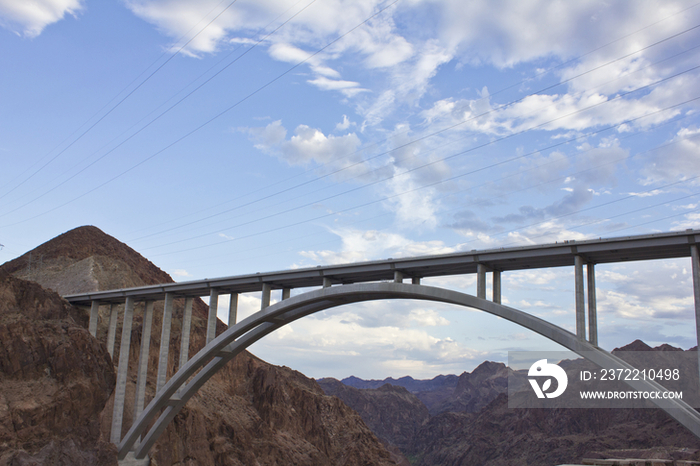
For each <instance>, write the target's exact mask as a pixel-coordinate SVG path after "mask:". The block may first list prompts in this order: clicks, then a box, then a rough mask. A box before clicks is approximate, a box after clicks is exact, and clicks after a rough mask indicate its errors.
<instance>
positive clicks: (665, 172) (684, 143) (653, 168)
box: [642, 128, 700, 184]
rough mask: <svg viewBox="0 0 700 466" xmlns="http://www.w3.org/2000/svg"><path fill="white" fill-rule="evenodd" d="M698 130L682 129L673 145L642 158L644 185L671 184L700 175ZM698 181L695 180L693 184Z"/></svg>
mask: <svg viewBox="0 0 700 466" xmlns="http://www.w3.org/2000/svg"><path fill="white" fill-rule="evenodd" d="M698 136H700V129H698V128H683V129H681V130H679V131H678V132H677V133H676V135H675V137H674V138H673V140H672V141H671V142H672V143H673V144H670V145H667V146H664V147H663V148H661V149H660V150H656V151H652V152H650V153H649V154H648V155H646V156H645V157H644V162H645V163H644V167H643V168H642V174H643V176H646V178H647V179H646V183H647V184H652V183H660V182H666V183H667V182H671V181H677V180H683V179H688V178H691V177H695V176H697V175H698V174H700V157H698V153H700V138H698ZM698 183H700V181H698V180H695V181H694V182H693V184H698Z"/></svg>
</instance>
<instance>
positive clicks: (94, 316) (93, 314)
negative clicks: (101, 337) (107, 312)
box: [88, 301, 100, 337]
mask: <svg viewBox="0 0 700 466" xmlns="http://www.w3.org/2000/svg"><path fill="white" fill-rule="evenodd" d="M99 317H100V302H99V301H93V302H92V303H90V323H89V324H88V331H89V332H90V335H92V336H93V337H96V336H97V320H98V319H99Z"/></svg>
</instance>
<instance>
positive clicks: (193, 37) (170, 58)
mask: <svg viewBox="0 0 700 466" xmlns="http://www.w3.org/2000/svg"><path fill="white" fill-rule="evenodd" d="M237 1H238V0H233V1H232V2H231V3H229V5H228V6H227V7H226V8H224V9H223V10H222V11H221V12H220V13H219V14H218V15H216V16H215V17H214V19H212V20H211V21H209V23H207V25H206V26H204V27H203V28H202V29H201V30H200V31H199V32H197V34H195V35H194V36H192V38H191V39H190V40H188V41H187V42H186V43H184V44H183V45H182V46H181V47H180V48H179V49H178V50H177V51H176V52H175V53H173V54H171V55H170V57H169V58H168V59H167V60H165V62H163V64H161V65H160V66H159V67H158V68H156V69H155V70H154V71H153V72H152V73H151V74H149V75H148V76H146V78H145V79H144V80H143V81H141V82H140V83H139V84H138V85H137V86H136V87H135V88H134V89H132V90H131V91H130V92H129V93H128V94H127V95H125V96H124V97H123V98H121V99H120V100H119V102H117V103H116V104H115V105H114V106H113V107H112V108H110V109H109V110H108V111H107V113H105V114H104V115H102V116H101V117H100V118H99V119H98V120H97V121H96V122H95V123H93V124H92V125H90V126H89V127H88V128H87V129H86V130H85V131H83V132H82V133H81V134H80V135H79V136H78V137H77V138H76V139H74V140H73V141H72V142H71V143H70V144H68V146H66V147H65V148H63V150H61V151H60V152H59V153H58V154H56V155H55V156H53V157H52V158H51V159H50V160H49V161H48V162H46V163H45V164H44V165H42V166H41V167H39V168H38V169H37V170H36V171H34V172H33V173H32V174H31V175H29V176H28V177H27V178H25V179H24V180H22V181H21V182H20V183H19V184H17V185H16V186H15V187H14V188H12V189H10V190H9V191H7V192H6V193H5V194H3V195H1V196H0V199H3V198H4V197H5V196H7V195H8V194H10V193H11V192H13V191H14V190H15V189H17V188H19V187H20V186H22V185H23V184H24V183H26V182H27V181H29V180H30V179H31V178H33V177H34V176H35V175H36V174H37V173H39V172H40V171H41V170H43V169H44V168H46V167H47V166H48V165H49V164H50V163H51V162H53V161H54V160H56V159H57V158H58V157H60V156H61V155H62V154H64V153H65V152H66V151H67V150H68V149H70V148H71V147H72V146H73V145H74V144H75V143H76V142H78V141H79V140H81V139H82V138H83V136H85V135H86V134H87V133H88V132H90V130H92V129H93V128H94V127H95V126H97V125H98V124H100V122H102V120H104V119H105V118H107V116H108V115H110V114H111V113H112V112H113V111H114V110H116V109H117V107H119V106H120V105H121V104H122V103H124V101H125V100H126V99H128V98H129V97H131V96H132V95H133V94H134V92H136V91H137V90H138V89H139V88H140V87H141V86H143V85H144V84H145V83H146V82H147V81H148V80H149V79H151V78H152V77H153V76H154V75H155V74H156V73H158V71H160V70H161V69H162V68H163V67H164V66H165V65H167V64H168V63H169V62H170V60H172V59H173V58H174V57H175V56H177V55H178V54H179V53H180V52H182V50H183V49H184V48H185V47H187V46H188V45H189V44H190V43H191V42H192V41H193V40H194V39H196V38H197V36H199V34H201V33H202V32H204V30H205V29H206V28H208V27H209V26H210V25H211V24H212V23H213V22H214V21H216V20H217V19H218V18H219V17H220V16H221V15H222V14H224V12H225V11H226V10H228V9H229V8H231V6H232V5H233V4H234V3H236V2H237ZM221 3H223V2H220V3H219V5H220V4H221ZM219 5H217V7H218V6H219ZM214 9H216V7H214V8H213V9H212V10H211V11H210V12H209V13H207V16H208V15H209V14H211V12H212V11H214ZM205 18H206V16H205ZM200 22H201V21H200ZM192 29H194V26H193V27H192ZM192 29H190V31H191V30H192ZM190 31H188V32H187V33H185V35H187V34H189V32H190ZM184 37H185V36H184V35H183V37H182V38H184ZM182 38H181V39H182ZM164 55H165V54H163V55H161V57H159V58H158V59H157V60H156V61H155V62H153V64H151V65H149V66H148V67H147V68H146V70H148V68H150V67H152V66H153V65H154V64H155V63H157V62H158V61H159V60H160V59H161V58H162V57H163V56H164ZM143 73H145V71H144V72H142V73H141V75H143ZM141 75H139V76H141ZM136 79H138V77H137V78H136ZM136 79H134V81H132V82H131V83H130V84H129V85H128V86H127V87H126V88H128V87H129V86H130V85H131V84H133V82H135V81H136ZM126 88H125V89H126ZM121 92H124V90H122V91H121ZM121 92H120V93H121ZM117 95H119V94H117ZM115 98H116V97H115ZM112 100H114V99H112ZM110 102H111V101H110ZM107 105H109V103H107ZM107 105H105V107H106V106H107ZM105 107H102V109H104V108H105ZM102 109H100V110H99V111H98V112H97V113H99V112H100V111H102ZM97 113H96V114H95V115H97ZM95 115H93V117H91V118H94V116H95ZM88 121H89V120H88ZM73 134H75V132H73ZM68 138H70V136H69V137H68ZM68 138H66V139H64V141H66V140H67V139H68ZM61 144H62V143H61ZM59 146H60V144H59ZM57 147H58V146H57ZM25 172H26V170H25ZM69 179H70V178H69ZM59 186H60V185H59ZM45 194H46V193H45ZM39 197H42V196H39ZM36 199H38V198H35V199H33V200H32V201H30V202H33V201H34V200H36ZM26 205H27V204H24V205H23V206H20V207H18V209H20V208H22V207H24V206H26ZM16 210H17V209H16ZM12 212H14V211H12Z"/></svg>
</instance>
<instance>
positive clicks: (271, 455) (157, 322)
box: [0, 227, 395, 466]
mask: <svg viewBox="0 0 700 466" xmlns="http://www.w3.org/2000/svg"><path fill="white" fill-rule="evenodd" d="M0 271H2V272H4V273H5V274H6V275H7V274H12V275H14V276H17V277H22V278H27V279H30V280H32V281H34V282H37V283H39V284H41V285H42V286H44V287H46V288H50V289H52V290H55V291H57V292H59V293H64V294H65V293H78V292H86V291H94V290H102V289H114V288H126V287H132V286H142V285H151V284H158V283H167V282H172V281H173V280H172V278H171V277H169V276H168V275H167V274H166V273H165V272H163V271H162V270H160V269H158V268H157V267H156V266H155V265H153V264H151V263H150V262H149V261H148V260H146V259H145V258H143V257H142V256H141V255H139V254H138V253H136V252H135V251H133V250H132V249H131V248H129V247H128V246H126V245H125V244H123V243H120V242H119V241H117V240H116V239H114V238H112V237H110V236H109V235H106V234H105V233H103V232H102V231H100V230H99V229H97V228H95V227H80V228H77V229H75V230H72V231H69V232H67V233H65V234H63V235H60V236H59V237H57V238H54V239H53V240H51V241H49V242H47V243H45V244H43V245H41V246H39V247H37V248H36V249H34V250H32V251H31V252H29V253H27V254H25V255H23V256H21V257H19V258H17V259H14V260H12V261H10V262H7V263H5V264H3V265H2V266H0ZM33 286H37V285H33ZM37 288H38V286H37ZM53 296H54V298H53V299H55V300H56V301H57V302H62V301H61V300H60V298H59V297H58V296H57V295H55V294H54V295H53ZM177 301H178V300H176V305H175V309H174V316H173V328H172V333H171V335H172V338H171V350H170V353H169V362H168V366H169V367H168V373H169V376H171V375H172V374H173V373H174V372H175V370H176V369H177V359H178V357H179V355H178V353H179V348H180V325H181V318H182V309H183V303H179V302H177ZM195 301H196V302H195V304H194V307H193V318H192V335H191V340H190V353H189V354H190V355H192V354H195V353H196V352H197V351H198V350H199V349H200V348H201V347H202V346H203V344H204V341H205V331H204V328H205V325H204V323H205V322H206V318H207V306H206V305H205V303H204V302H203V301H201V300H199V299H197V300H195ZM62 303H63V305H64V306H65V305H67V304H66V303H65V302H62ZM68 307H70V306H68ZM104 307H105V306H103V308H104ZM17 312H19V313H20V314H21V313H25V312H26V313H28V315H31V311H30V310H28V309H25V308H24V307H22V306H20V307H19V308H18V311H17ZM65 312H67V313H68V314H69V315H74V316H76V317H74V319H73V320H75V322H76V324H75V326H76V328H79V329H80V330H81V331H82V329H83V328H84V327H86V326H87V322H86V319H87V317H86V315H87V314H86V312H85V311H84V310H72V311H65ZM101 312H105V313H106V312H107V311H103V310H101ZM71 313H72V314H71ZM161 316H162V303H160V306H159V305H156V309H155V312H154V318H153V327H152V332H151V338H150V346H149V376H148V384H147V402H148V401H150V398H152V397H153V395H154V391H153V390H154V388H153V387H154V385H155V371H156V368H157V360H158V348H159V337H160V332H161ZM142 319H143V306H142V305H137V307H136V310H135V313H134V325H133V327H132V334H131V342H132V343H131V347H130V351H129V359H130V367H134V366H135V364H136V361H137V360H138V355H139V352H140V341H141V334H142V332H143V326H142ZM107 320H108V319H107V316H106V315H101V318H100V324H99V327H98V339H97V340H95V339H92V338H91V337H90V338H88V340H89V341H90V344H91V345H94V346H95V347H96V348H101V350H102V351H103V350H104V345H102V344H101V343H100V341H104V335H105V333H106V324H107ZM42 325H43V324H42ZM54 327H55V326H54ZM225 328H226V326H225V325H224V324H223V323H222V322H218V326H217V334H218V333H221V332H222V331H224V329H225ZM16 331H18V332H19V330H16ZM55 331H56V332H59V329H58V328H57V327H56V329H55ZM47 332H48V331H47ZM117 332H118V333H117V334H118V335H120V334H121V324H120V325H119V326H118V329H117ZM49 333H50V332H49ZM85 334H87V332H86V331H85ZM88 336H89V335H88ZM16 338H17V339H20V340H22V339H25V338H26V337H25V336H23V335H20V336H18V337H16ZM52 338H53V337H52ZM86 338H87V337H86ZM98 340H99V341H98ZM117 340H119V339H117ZM2 341H3V348H5V347H6V346H5V340H4V339H3V340H2ZM42 344H43V343H39V342H38V343H36V345H38V346H37V347H40V346H41V345H42ZM76 344H77V343H76ZM66 345H67V349H60V351H69V352H70V351H77V350H76V349H74V348H70V349H69V348H68V347H70V345H72V343H70V344H69V343H66ZM61 348H63V347H61ZM32 351H39V350H32ZM53 352H59V348H56V349H55V350H51V351H48V353H47V354H49V355H50V354H52V353H53ZM103 352H104V351H103ZM100 354H103V353H100ZM13 357H14V353H12V354H9V355H8V356H7V359H8V361H10V363H11V362H12V361H13ZM107 358H109V356H107ZM118 358H119V349H118V342H117V348H115V353H114V360H113V361H110V363H109V364H106V367H107V369H109V371H108V372H110V373H111V374H113V370H114V369H113V367H112V364H115V365H116V362H117V361H118ZM23 364H24V363H23V362H22V363H21V364H20V366H23ZM39 367H43V366H39ZM37 370H38V369H37ZM41 370H43V369H41ZM34 372H37V371H34ZM86 372H87V376H88V378H90V379H94V378H96V377H97V376H96V375H94V374H92V372H91V371H90V370H87V369H86ZM128 379H129V380H128V386H127V396H126V406H127V409H126V410H125V415H124V432H123V433H125V432H126V430H127V427H128V426H129V425H130V424H131V421H132V409H130V408H129V407H132V406H133V404H134V392H135V383H136V374H135V371H133V372H132V371H130V372H129V375H128ZM113 383H114V382H113V375H112V379H108V380H106V382H105V383H102V384H97V385H93V386H90V387H87V386H86V387H85V390H86V392H87V393H86V394H85V397H87V399H92V398H94V399H95V403H93V405H94V406H93V407H94V408H97V407H98V405H99V403H97V401H99V400H102V403H103V405H104V407H103V409H101V411H99V410H98V411H99V414H97V413H96V412H94V411H93V412H92V413H90V414H88V413H86V414H85V416H84V417H85V423H84V424H86V425H88V424H90V425H92V426H93V427H95V426H96V427H97V429H96V430H94V431H91V434H90V435H85V436H83V437H82V439H83V440H84V441H83V442H82V443H79V444H78V443H76V445H77V447H76V448H78V449H82V450H81V451H85V452H86V453H85V454H86V455H93V457H94V456H95V455H98V454H103V453H104V452H107V453H109V452H112V453H114V452H113V451H112V450H110V448H112V447H110V446H109V445H104V440H103V439H108V438H109V429H110V425H111V416H112V410H113V395H112V397H110V395H111V394H112V390H113V389H112V387H113ZM56 387H57V388H56V390H57V391H58V392H62V391H64V390H66V387H65V386H64V385H62V384H61V383H60V382H57V385H56ZM1 393H3V394H4V393H5V391H4V390H3V391H2V392H1ZM17 393H18V395H17V399H18V400H19V401H18V402H22V400H21V398H22V397H21V394H22V390H19V389H18V391H17ZM3 396H4V395H3ZM28 398H29V397H28ZM76 399H78V400H80V399H81V397H78V398H76ZM29 403H31V402H29ZM0 409H2V405H0ZM10 411H11V410H7V409H5V410H4V411H0V418H2V422H3V423H5V424H3V425H16V422H15V421H13V420H11V418H7V416H10V415H11V412H10ZM69 411H70V410H68V412H69ZM47 416H48V415H47ZM53 416H59V415H58V414H57V413H56V412H55V411H54V412H53ZM59 417H60V416H59ZM88 418H89V419H88ZM32 422H33V424H32V425H51V424H50V422H51V421H50V419H49V418H48V417H46V416H38V417H37V418H35V419H34V420H33V421H32ZM70 424H71V425H72V427H73V431H71V429H70V428H67V430H66V433H65V435H66V436H67V437H66V438H69V439H72V438H76V436H78V435H79V434H78V430H76V426H77V425H78V424H76V423H70ZM27 432H29V431H27ZM23 438H25V437H23ZM47 438H53V437H47ZM61 438H63V437H60V438H59V437H56V438H55V440H50V442H51V441H52V442H54V443H56V442H60V441H62V440H61ZM2 442H5V440H2ZM27 442H28V443H27ZM32 442H39V440H38V439H36V438H33V437H32V436H31V435H29V434H28V435H27V436H26V441H25V443H23V444H21V445H20V447H21V446H22V445H28V444H32ZM74 442H75V441H74ZM100 442H102V443H100ZM39 443H40V442H39ZM39 443H37V446H36V448H35V447H32V448H30V450H31V452H30V453H28V454H34V453H35V452H36V454H41V449H40V448H39V447H40V446H41V445H39ZM103 447H104V448H103ZM37 448H39V450H37ZM42 448H43V447H42ZM0 451H1V450H0ZM28 451H29V450H28ZM93 452H96V453H93ZM107 453H104V454H107ZM44 456H46V455H44ZM150 456H151V459H152V462H153V463H152V464H158V465H159V466H163V465H183V464H192V465H194V464H202V465H213V464H216V465H222V466H228V465H231V466H233V465H281V464H285V465H286V464H298V465H328V464H334V465H335V464H338V465H347V466H353V465H366V464H373V465H375V464H376V465H389V464H395V463H394V461H393V460H392V459H391V457H390V453H389V452H388V451H387V450H386V448H384V446H383V445H382V444H381V442H380V441H379V440H378V439H377V437H376V436H375V435H374V434H373V433H372V432H371V430H370V429H369V428H367V426H366V425H365V424H364V422H363V421H362V419H361V418H360V417H359V415H358V414H357V413H356V412H354V411H353V410H351V409H350V408H348V407H347V406H346V405H345V404H343V402H342V401H340V400H339V399H338V398H335V397H331V396H326V395H325V394H324V393H323V390H322V389H321V388H320V386H319V385H318V384H317V383H316V382H315V381H313V380H311V379H309V378H307V377H305V376H303V375H302V374H300V373H299V372H296V371H293V370H291V369H289V368H285V367H276V366H272V365H270V364H267V363H265V362H264V361H262V360H260V359H258V358H256V357H255V356H253V355H251V354H249V353H247V352H246V353H243V354H241V355H239V356H238V357H237V358H235V359H234V360H233V361H232V362H231V363H229V364H228V365H227V366H226V367H225V368H224V370H222V371H220V372H219V373H218V374H216V375H215V376H214V377H213V378H212V379H211V380H210V381H209V382H208V383H207V384H205V385H204V387H203V388H202V390H200V392H199V393H198V394H197V395H195V396H194V397H193V398H192V399H191V400H190V401H189V403H188V404H187V405H186V406H185V408H184V409H183V410H182V411H181V412H180V413H179V414H178V416H177V417H176V418H175V420H174V421H173V422H172V423H171V424H170V425H169V426H168V428H167V430H166V431H165V433H164V434H163V435H162V436H161V438H160V440H159V441H158V442H157V443H156V445H155V446H154V448H153V449H152V450H151V454H150ZM3 458H4V457H3ZM41 458H43V457H41ZM0 464H2V463H1V462H0ZM6 464H9V463H6ZM13 464H14V463H13ZM27 464H47V465H48V464H59V463H55V462H52V461H49V460H46V461H44V460H39V461H37V462H36V463H27ZM65 464H73V463H70V462H67V463H65ZM75 464H80V463H75ZM91 464H109V463H108V462H106V461H105V462H103V463H101V462H93V463H91Z"/></svg>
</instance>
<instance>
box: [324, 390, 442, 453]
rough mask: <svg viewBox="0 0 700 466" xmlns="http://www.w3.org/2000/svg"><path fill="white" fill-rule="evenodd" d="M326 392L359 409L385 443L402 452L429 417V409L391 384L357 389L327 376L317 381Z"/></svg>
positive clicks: (366, 421)
mask: <svg viewBox="0 0 700 466" xmlns="http://www.w3.org/2000/svg"><path fill="white" fill-rule="evenodd" d="M318 383H319V385H321V388H322V389H323V391H324V392H325V393H326V394H327V395H333V396H337V397H338V398H340V399H341V400H343V402H344V403H345V404H347V405H348V406H350V407H351V408H352V409H354V410H355V411H357V412H358V413H359V414H360V416H361V417H362V419H363V420H364V421H365V423H366V424H367V426H368V427H369V428H370V429H372V432H374V433H375V434H376V435H377V437H379V438H380V440H382V442H384V443H385V445H387V446H389V447H390V448H392V447H397V448H398V449H399V450H401V451H407V450H409V449H410V448H411V442H413V440H414V438H415V436H416V434H417V433H418V431H419V430H420V428H421V427H422V426H423V424H425V423H426V422H427V421H428V419H429V418H430V414H429V413H428V408H426V406H425V405H424V404H423V403H422V402H421V401H420V400H419V399H418V398H417V397H416V396H415V395H414V394H412V393H410V392H409V391H408V390H406V389H405V388H404V387H398V386H395V385H391V384H385V385H382V386H381V387H379V388H376V389H364V390H361V389H358V388H355V387H350V386H348V385H345V384H343V383H342V382H340V381H338V380H336V379H332V378H325V379H321V380H319V381H318Z"/></svg>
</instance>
